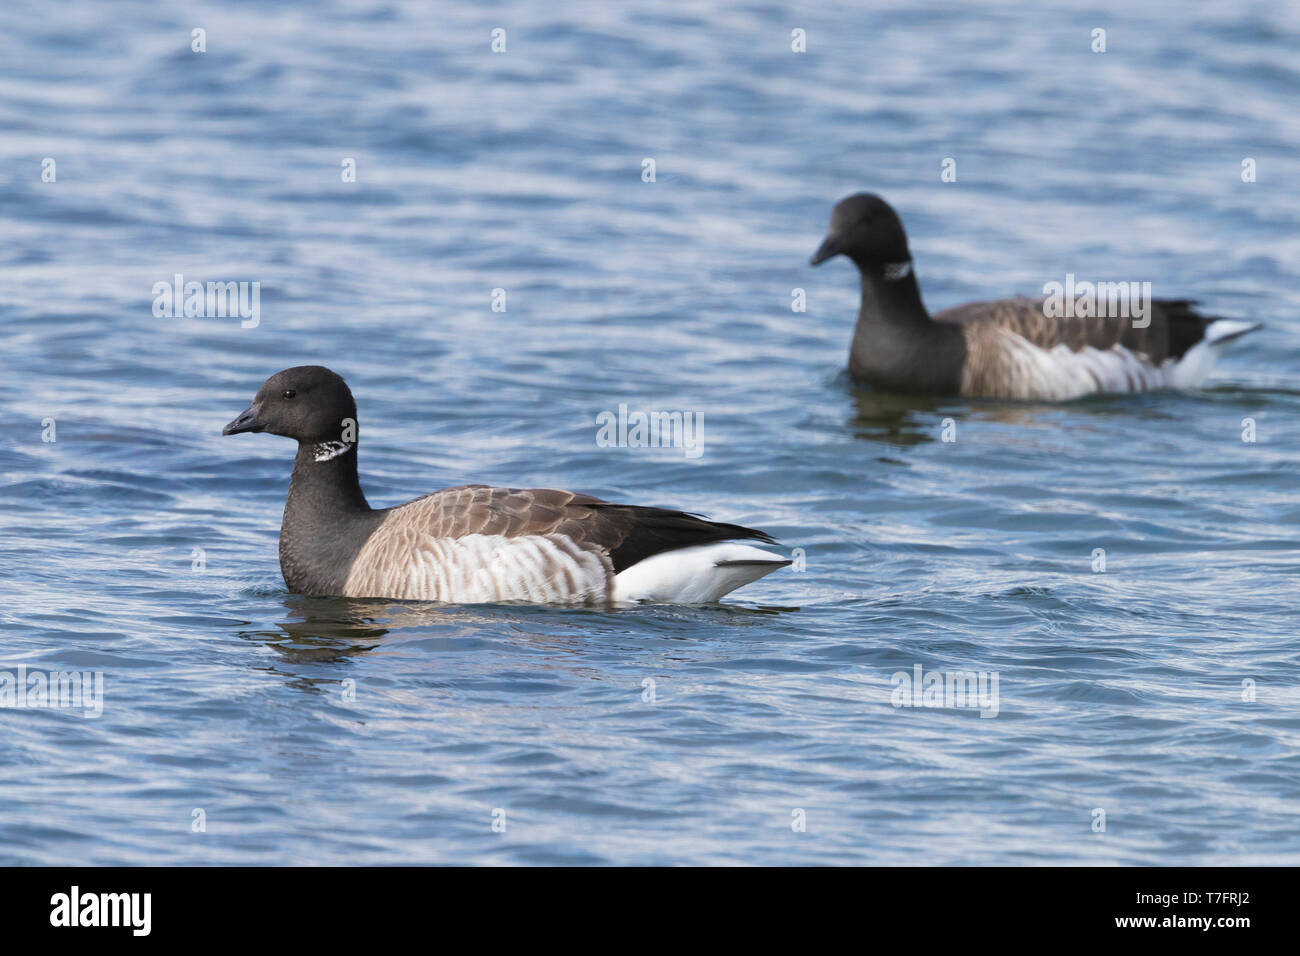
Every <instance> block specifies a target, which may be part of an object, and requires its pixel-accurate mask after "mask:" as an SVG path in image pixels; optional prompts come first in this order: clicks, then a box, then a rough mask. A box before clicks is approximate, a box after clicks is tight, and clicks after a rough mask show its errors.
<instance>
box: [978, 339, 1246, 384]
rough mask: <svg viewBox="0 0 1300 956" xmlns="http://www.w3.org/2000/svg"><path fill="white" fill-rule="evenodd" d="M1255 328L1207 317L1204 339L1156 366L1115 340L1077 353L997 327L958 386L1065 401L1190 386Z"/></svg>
mask: <svg viewBox="0 0 1300 956" xmlns="http://www.w3.org/2000/svg"><path fill="white" fill-rule="evenodd" d="M1256 327H1257V326H1255V325H1253V324H1252V323H1247V322H1229V321H1226V320H1220V321H1218V322H1213V323H1211V324H1210V325H1209V326H1208V327H1207V329H1206V334H1205V339H1204V340H1203V341H1201V342H1198V343H1197V344H1196V345H1194V346H1192V348H1190V349H1188V350H1187V352H1186V353H1185V354H1184V355H1183V357H1182V358H1181V359H1179V360H1174V359H1165V361H1163V362H1161V363H1160V364H1159V365H1153V364H1151V362H1150V361H1148V360H1147V359H1146V358H1145V357H1144V356H1142V355H1140V354H1138V353H1136V352H1131V351H1129V350H1128V349H1126V348H1124V347H1123V346H1120V345H1116V346H1113V347H1112V348H1109V349H1097V348H1093V347H1092V346H1085V347H1083V348H1082V349H1079V350H1078V351H1077V352H1076V351H1074V350H1072V349H1071V348H1070V347H1069V346H1068V345H1064V344H1062V345H1057V346H1054V347H1053V348H1051V349H1044V348H1041V347H1040V346H1037V345H1034V344H1033V343H1032V342H1030V341H1029V340H1028V339H1026V338H1024V337H1023V336H1020V335H1016V334H1015V333H1013V332H1010V331H1007V330H1000V331H999V335H998V336H997V338H996V339H995V340H994V348H995V349H996V350H997V354H996V355H995V356H993V357H992V358H991V361H989V363H988V365H985V366H984V367H983V369H982V374H981V375H980V376H979V378H978V379H977V380H972V381H970V382H969V383H967V382H963V388H962V391H963V393H965V394H968V395H980V396H982V397H986V398H1019V399H1031V400H1039V401H1043V400H1046V401H1068V400H1069V399H1073V398H1080V397H1082V396H1084V395H1094V394H1098V393H1115V392H1148V391H1156V390H1158V389H1166V388H1196V387H1197V386H1199V385H1201V384H1202V383H1203V382H1204V381H1205V380H1206V378H1207V377H1208V376H1209V374H1210V370H1211V369H1213V368H1214V363H1215V362H1216V361H1217V360H1218V358H1219V356H1220V355H1221V354H1223V351H1224V349H1225V348H1226V347H1227V346H1228V345H1229V344H1230V342H1231V341H1234V340H1235V336H1237V335H1239V334H1241V333H1243V332H1246V331H1250V330H1252V329H1253V328H1256ZM967 374H968V375H969V374H970V373H969V372H968V373H967Z"/></svg>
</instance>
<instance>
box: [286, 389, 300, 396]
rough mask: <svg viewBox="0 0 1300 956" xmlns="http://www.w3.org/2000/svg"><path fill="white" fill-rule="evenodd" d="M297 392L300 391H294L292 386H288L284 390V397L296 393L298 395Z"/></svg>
mask: <svg viewBox="0 0 1300 956" xmlns="http://www.w3.org/2000/svg"><path fill="white" fill-rule="evenodd" d="M297 394H298V393H297V392H296V391H294V390H293V389H291V388H286V389H285V390H284V397H285V398H293V397H294V396H295V395H297Z"/></svg>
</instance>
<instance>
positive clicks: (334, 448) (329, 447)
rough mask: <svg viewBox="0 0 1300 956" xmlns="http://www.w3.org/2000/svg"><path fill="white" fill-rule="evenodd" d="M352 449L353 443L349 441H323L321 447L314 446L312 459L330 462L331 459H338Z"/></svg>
mask: <svg viewBox="0 0 1300 956" xmlns="http://www.w3.org/2000/svg"><path fill="white" fill-rule="evenodd" d="M351 449H352V442H347V441H323V442H321V443H320V444H319V445H312V448H311V453H312V457H313V458H314V459H315V460H316V461H329V460H330V459H331V458H337V457H338V456H339V455H342V454H345V453H346V452H348V451H351Z"/></svg>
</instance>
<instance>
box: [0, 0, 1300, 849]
mask: <svg viewBox="0 0 1300 956" xmlns="http://www.w3.org/2000/svg"><path fill="white" fill-rule="evenodd" d="M871 6H872V8H873V9H872V10H870V11H866V10H863V9H861V5H860V4H844V5H841V6H838V7H826V8H824V9H820V10H818V11H816V12H810V11H808V10H806V9H797V10H785V9H783V8H781V7H780V6H777V5H775V4H766V3H758V4H737V5H734V6H725V7H724V6H721V5H719V6H717V7H712V8H710V7H707V5H702V4H700V3H698V2H695V0H691V2H682V3H669V4H665V3H656V4H640V5H636V6H631V5H626V4H620V5H617V8H615V7H614V5H605V4H599V3H584V4H564V5H554V4H550V5H548V4H527V3H522V2H519V3H511V4H505V5H501V6H499V7H495V8H486V9H477V8H474V9H471V8H469V7H466V6H465V5H460V4H437V5H427V6H426V5H422V4H390V3H361V2H351V0H349V2H338V3H328V4H324V5H319V6H318V5H306V4H304V5H294V4H280V5H278V6H277V8H276V10H275V11H274V12H272V13H266V12H263V11H259V10H255V9H254V8H253V7H252V6H251V5H249V6H242V5H227V7H228V8H227V9H226V10H224V11H218V10H216V9H215V8H212V7H208V6H198V7H195V8H194V9H193V10H186V9H184V8H183V7H182V6H180V5H169V6H168V7H167V8H166V9H158V8H156V7H155V5H152V4H135V5H132V4H115V5H113V7H112V10H111V11H110V10H109V9H108V8H105V7H103V6H102V5H100V4H95V3H91V2H88V0H83V2H80V3H75V4H72V5H70V6H69V7H68V8H66V9H65V11H64V12H61V13H60V14H59V16H58V17H57V18H51V17H49V16H48V15H46V14H45V13H44V12H43V10H33V9H23V8H14V7H13V6H12V5H10V6H6V7H5V8H4V9H3V12H0V128H3V129H4V130H5V135H4V136H3V137H2V138H0V226H2V227H3V231H4V236H5V241H4V242H3V244H0V266H2V268H0V284H2V285H0V292H2V293H3V294H2V295H0V326H2V328H3V332H0V336H2V337H3V341H4V354H5V358H6V365H7V368H8V371H7V372H6V374H5V375H4V376H3V379H2V381H0V471H2V472H3V487H2V488H0V529H2V531H0V577H3V580H4V581H5V598H6V599H5V601H4V607H3V610H0V628H2V630H0V669H6V670H9V671H13V670H14V669H16V668H17V667H18V666H19V665H25V666H27V667H28V668H30V669H34V670H44V671H58V670H67V669H80V670H89V671H102V672H103V674H104V681H105V684H104V702H103V714H102V716H101V717H99V718H98V719H87V718H85V717H82V716H81V715H80V714H78V713H75V712H69V711H66V710H62V711H50V710H0V726H2V727H3V734H4V741H5V746H4V747H3V748H0V768H2V769H0V807H2V808H3V809H2V810H0V862H7V863H66V862H80V863H92V864H106V863H125V864H142V863H165V864H181V863H184V864H210V863H266V864H285V863H421V862H447V863H781V864H795V863H850V862H851V863H886V864H895V863H926V864H929V863H1042V862H1050V863H1088V864H1109V863H1135V864H1137V863H1140V864H1153V863H1184V864H1198V863H1211V864H1223V863H1296V862H1300V814H1298V813H1297V806H1300V804H1298V802H1297V798H1300V715H1298V712H1297V708H1298V706H1300V692H1298V691H1297V685H1298V681H1300V655H1298V653H1297V651H1298V645H1297V636H1296V631H1295V611H1296V603H1297V598H1296V595H1297V586H1298V585H1300V556H1298V555H1297V550H1296V531H1297V526H1298V525H1300V500H1298V497H1297V494H1296V478H1295V475H1296V468H1297V465H1298V464H1300V418H1298V417H1297V412H1300V390H1298V389H1297V388H1296V387H1295V385H1294V378H1295V369H1296V368H1297V366H1300V293H1297V288H1298V287H1300V266H1298V265H1297V263H1298V262H1300V239H1297V236H1300V204H1298V203H1297V194H1296V190H1295V185H1294V184H1295V183H1296V182H1297V181H1300V180H1298V177H1300V161H1298V160H1297V159H1296V156H1297V149H1298V148H1300V120H1297V117H1296V112H1295V110H1294V104H1295V103H1296V101H1297V99H1300V70H1298V69H1297V65H1296V62H1295V55H1294V53H1295V50H1296V49H1297V47H1298V46H1300V15H1298V14H1297V8H1296V7H1295V6H1290V7H1287V6H1285V5H1275V4H1270V3H1253V4H1245V5H1238V6H1234V7H1232V8H1230V9H1229V8H1226V7H1222V6H1221V5H1217V4H1210V3H1193V4H1187V3H1182V4H1169V5H1168V7H1167V9H1166V10H1164V11H1156V12H1141V11H1139V10H1137V9H1136V8H1134V7H1132V6H1131V5H1127V4H1116V5H1113V7H1111V8H1109V9H1107V8H1105V7H1103V6H1100V5H1095V4H1090V3H1074V2H1066V3H1060V4H1056V5H1054V6H1050V7H1047V8H1044V9H1037V8H1036V9H1035V10H1034V11H1032V12H1026V11H1025V10H1024V9H1023V8H1022V6H1021V5H1019V4H1012V3H1006V4H995V5H992V6H990V7H989V8H987V9H985V10H983V11H976V10H974V9H972V8H971V7H970V5H967V4H960V5H945V6H939V7H937V8H935V7H930V8H927V9H920V8H916V9H910V8H909V7H910V5H905V4H901V3H899V4H892V3H885V4H872V5H871ZM498 26H501V27H504V28H505V29H506V31H507V34H506V42H507V50H506V52H505V53H504V54H493V53H492V52H491V50H490V43H491V37H490V33H491V30H492V29H493V28H494V27H498ZM194 27H202V28H204V29H205V30H206V44H207V52H206V53H202V54H197V53H194V52H191V49H190V42H191V30H192V29H193V28H194ZM796 27H797V28H801V29H804V30H806V31H807V37H808V41H807V42H808V52H807V53H805V54H801V55H800V54H794V53H792V52H791V49H790V42H791V40H790V33H791V30H792V29H794V28H796ZM1094 27H1103V28H1105V29H1106V30H1107V45H1108V48H1107V52H1106V53H1104V54H1096V53H1092V52H1091V51H1090V49H1089V47H1090V44H1091V31H1092V29H1093V28H1094ZM47 157H48V158H52V159H54V160H55V162H56V170H57V173H56V175H57V178H56V181H55V182H52V183H45V182H42V181H41V161H42V160H43V159H44V158H47ZM945 157H951V158H954V159H955V160H956V163H957V174H958V178H957V182H955V183H941V182H940V179H939V174H940V168H941V162H942V160H943V159H944V158H945ZM1246 157H1250V158H1253V159H1255V161H1256V164H1257V176H1258V181H1257V182H1254V183H1249V184H1247V183H1243V182H1242V180H1241V163H1242V160H1243V159H1244V158H1246ZM347 158H351V159H353V160H355V168H356V171H357V182H355V183H344V182H343V181H342V178H341V169H342V164H343V161H344V160H345V159H347ZM646 158H653V159H654V160H655V162H656V177H655V182H653V183H647V182H643V181H642V179H641V173H642V161H643V159H646ZM862 188H870V189H873V190H876V191H879V192H880V193H882V194H883V195H885V196H886V197H887V198H888V199H890V201H891V202H893V203H894V204H895V205H896V207H897V208H898V209H899V210H900V212H901V214H902V216H903V218H904V221H905V223H906V224H907V226H908V228H909V231H910V234H911V237H912V248H913V252H914V254H915V256H916V262H917V271H918V274H919V275H920V278H921V282H922V289H923V291H924V294H925V296H926V299H927V302H928V303H929V304H930V305H931V307H933V308H940V307H944V306H947V305H952V304H956V303H958V302H962V301H966V300H969V299H973V298H982V297H990V296H996V295H1003V294H1011V293H1017V292H1019V293H1032V292H1035V291H1037V290H1039V289H1041V287H1042V285H1043V283H1045V282H1048V281H1053V280H1056V281H1060V280H1063V279H1064V276H1065V274H1066V273H1067V272H1074V273H1075V274H1076V275H1078V276H1079V277H1080V278H1092V279H1113V280H1119V279H1131V280H1149V281H1152V282H1153V285H1154V289H1155V294H1156V295H1185V296H1191V297H1196V298H1199V299H1201V300H1202V301H1203V303H1204V307H1205V308H1206V309H1207V310H1209V311H1210V312H1213V313H1217V314H1225V315H1230V316H1233V317H1240V318H1253V319H1259V320H1262V321H1264V322H1266V323H1267V328H1266V329H1265V330H1264V331H1263V332H1261V333H1259V334H1257V335H1255V336H1253V337H1251V338H1249V339H1247V340H1244V341H1243V342H1242V343H1241V346H1240V347H1239V348H1238V349H1237V350H1236V351H1234V352H1233V353H1232V354H1231V356H1230V357H1229V358H1228V359H1227V360H1226V361H1224V362H1223V363H1221V365H1220V367H1219V369H1218V371H1217V373H1216V375H1215V377H1214V379H1213V380H1212V383H1211V385H1210V387H1208V388H1207V389H1205V390H1204V391H1201V392H1198V393H1194V394H1187V395H1181V396H1171V395H1159V396H1147V397H1139V398H1119V399H1099V400H1090V401H1084V402H1079V403H1075V404H1072V405H1069V406H1064V407H1052V406H1039V405H1023V404H1021V405H1015V404H998V403H985V402H967V401H959V400H940V401H932V402H926V401H918V400H914V399H911V400H909V399H895V398H889V397H884V396H879V395H871V394H869V393H866V392H859V391H855V389H854V388H853V387H852V386H851V385H850V383H848V382H847V381H846V380H845V379H844V378H843V376H842V375H841V371H840V370H841V369H842V367H843V365H844V363H845V359H846V355H847V348H848V341H849V336H850V330H851V326H852V319H853V314H854V310H855V306H856V295H855V281H854V277H853V274H852V271H851V267H850V266H849V265H848V264H847V263H846V262H845V261H844V260H842V259H841V260H836V261H834V262H833V263H831V264H829V265H827V266H823V267H822V268H821V269H820V270H816V271H814V270H812V269H810V268H809V267H808V266H807V258H808V256H809V255H810V254H811V252H812V251H813V250H814V249H815V248H816V246H817V244H818V242H819V241H820V239H821V236H822V232H823V230H824V227H825V224H826V218H827V215H828V212H829V209H830V206H831V204H832V203H833V202H834V201H835V200H837V199H839V198H840V197H841V196H843V195H845V194H847V193H849V192H852V191H855V190H857V189H862ZM176 273H181V274H183V275H184V276H185V277H186V278H187V279H193V280H199V281H208V280H213V281H227V280H229V281H257V282H260V283H261V286H260V289H261V293H260V294H261V299H260V303H261V305H260V321H259V324H258V325H257V326H256V327H252V328H241V325H240V323H239V322H238V321H237V320H233V319H219V318H213V319H200V318H189V319H184V318H182V319H175V318H169V317H163V318H156V317H155V316H154V315H153V313H152V308H151V306H152V301H153V293H152V291H151V290H152V287H153V285H154V283H157V282H160V281H161V282H170V281H171V278H172V276H173V275H174V274H176ZM796 288H802V289H805V290H806V294H807V301H808V309H807V311H806V312H805V313H795V312H792V310H791V301H792V299H791V296H792V290H793V289H796ZM494 289H504V290H505V292H506V296H507V298H506V303H507V307H506V311H505V312H493V311H492V308H491V301H492V294H493V290H494ZM303 363H322V364H326V365H329V366H331V367H333V368H335V369H337V370H339V371H340V372H341V373H343V374H344V375H345V376H346V377H347V378H348V379H349V381H350V383H351V384H352V386H353V388H354V390H355V391H356V393H357V395H358V399H359V402H360V408H361V422H362V429H363V433H364V441H363V444H362V451H361V467H362V477H363V482H364V483H365V486H366V488H367V492H368V494H369V496H370V499H371V501H372V503H377V504H391V503H395V502H399V501H403V500H406V499H408V498H410V497H413V496H415V495H417V494H422V493H425V492H428V491H431V490H434V489H436V488H439V487H443V486H445V485H449V484H456V483H460V482H464V481H485V482H497V483H515V484H520V483H522V484H527V485H538V486H559V487H567V488H573V489H576V490H581V491H586V492H589V493H592V494H598V495H602V496H605V497H610V498H615V499H621V500H627V501H634V502H644V503H655V504H663V505H670V506H675V507H682V508H686V509H689V510H694V511H702V512H705V513H708V514H710V515H711V516H713V517H716V518H719V519H724V520H729V521H739V522H743V523H746V524H751V525H754V526H757V527H761V528H765V529H767V530H768V531H770V532H772V533H773V534H775V535H777V536H779V537H780V538H781V539H782V541H783V542H784V543H785V545H786V546H787V547H791V548H793V547H799V548H802V549H804V553H805V555H806V570H805V571H803V572H794V571H784V572H780V573H778V574H775V575H772V576H770V577H768V578H766V579H765V580H763V581H762V582H760V583H758V584H756V585H753V586H751V587H749V588H747V589H745V590H744V591H741V592H737V594H735V595H733V600H732V601H731V603H730V604H728V605H726V606H723V607H715V608H671V607H646V608H639V609H634V610H630V611H625V612H618V613H611V612H607V611H599V610H590V609H557V608H520V607H479V608H444V607H434V606H423V605H401V604H397V603H394V602H384V601H377V602H347V601H337V600H310V599H305V598H302V597H298V596H294V595H291V594H289V593H287V592H286V591H285V589H284V586H283V582H282V581H281V579H280V576H279V569H278V563H277V557H276V540H277V534H278V530H279V518H280V509H281V508H282V506H283V499H284V494H285V490H286V485H287V478H288V472H289V465H290V456H291V448H290V447H289V445H288V443H287V442H286V441H284V440H282V439H276V438H273V437H269V436H240V437H238V438H222V437H220V435H219V432H220V429H221V426H222V425H223V424H224V423H225V422H227V421H228V420H230V419H231V418H233V417H234V415H235V414H236V413H238V412H239V411H240V410H241V409H242V408H243V407H244V406H245V404H246V403H247V401H248V399H249V398H250V397H251V395H252V394H253V392H254V390H255V389H256V388H257V386H258V385H259V384H260V383H261V381H262V380H263V378H265V377H266V376H267V375H268V374H270V373H271V372H274V371H276V370H277V369H279V368H282V367H285V366H289V365H296V364H303ZM620 403H626V404H628V405H629V407H630V408H632V409H667V410H673V409H677V410H689V411H695V412H697V413H700V414H702V415H703V416H704V427H705V431H704V441H705V444H704V453H703V454H702V456H701V457H700V458H699V459H698V460H688V459H687V458H686V457H685V456H684V455H683V454H682V453H681V452H680V451H675V450H646V449H631V448H603V447H599V446H598V445H597V444H596V442H595V433H596V426H595V419H596V416H597V415H598V414H599V413H600V412H601V411H605V410H616V409H617V407H618V405H619V404H620ZM1248 418H1249V419H1252V420H1253V421H1254V422H1255V427H1256V439H1257V440H1256V441H1254V442H1246V441H1243V428H1244V427H1245V426H1243V420H1244V419H1248ZM45 419H53V420H54V423H55V429H56V432H55V437H56V439H57V440H56V441H54V442H52V443H50V442H44V441H42V432H43V430H44V428H43V425H42V422H43V421H44V420H45ZM944 419H951V420H952V422H953V425H954V427H955V436H956V439H957V440H956V441H955V442H945V441H942V440H941V438H942V429H943V421H944ZM1095 549H1104V552H1105V561H1106V568H1105V573H1096V572H1094V570H1093V568H1094V562H1095V559H1094V557H1093V555H1094V551H1095ZM200 559H201V560H200ZM196 564H201V565H202V569H201V570H196V569H195V566H196ZM917 665H920V666H921V667H922V668H923V669H924V671H925V672H930V671H940V672H949V671H957V670H976V671H992V672H996V673H997V675H998V680H999V684H998V687H999V706H998V713H997V716H996V717H993V718H991V719H982V718H981V717H980V716H979V715H978V713H976V712H975V711H974V710H971V709H959V708H948V709H943V708H895V707H894V706H892V705H891V698H890V695H891V691H892V689H893V684H892V683H891V677H892V675H894V674H895V673H897V672H907V673H911V672H912V669H913V668H914V667H915V666H917ZM648 680H653V682H654V684H653V689H654V702H653V703H651V702H647V701H646V700H644V699H643V695H645V696H649V690H650V686H649V685H647V684H645V682H646V681H648ZM1247 680H1251V681H1254V682H1255V700H1254V701H1253V702H1252V701H1246V700H1243V693H1244V692H1243V681H1247ZM353 694H354V695H355V700H348V699H347V698H348V697H350V696H352V695H353ZM1246 696H1249V695H1246ZM498 809H500V810H504V811H505V817H504V819H505V823H506V828H505V831H504V832H494V830H493V820H494V811H495V810H498ZM1099 809H1100V810H1104V811H1105V815H1106V816H1105V820H1106V830H1105V832H1104V833H1101V832H1094V829H1093V826H1094V820H1095V819H1098V817H1097V816H1096V814H1095V813H1094V811H1096V810H1099ZM798 810H802V811H803V813H804V819H805V820H806V832H796V829H795V827H794V826H793V824H795V823H797V822H798V815H797V814H796V811H798ZM196 811H202V813H201V814H196ZM497 818H498V819H499V818H500V814H498V815H497ZM200 819H201V820H202V821H203V822H204V824H205V826H206V830H205V831H203V832H194V828H195V827H196V826H197V825H198V824H197V822H196V821H198V820H200Z"/></svg>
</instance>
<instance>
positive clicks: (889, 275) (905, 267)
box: [885, 259, 912, 282]
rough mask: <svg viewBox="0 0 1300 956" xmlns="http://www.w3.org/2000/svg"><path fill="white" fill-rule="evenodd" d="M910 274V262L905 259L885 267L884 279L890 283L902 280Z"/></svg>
mask: <svg viewBox="0 0 1300 956" xmlns="http://www.w3.org/2000/svg"><path fill="white" fill-rule="evenodd" d="M911 274H912V260H911V259H907V260H905V261H903V262H891V263H889V264H888V265H887V266H885V278H886V279H889V280H890V281H891V282H892V281H894V280H896V279H903V278H906V277H907V276H910V275H911Z"/></svg>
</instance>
